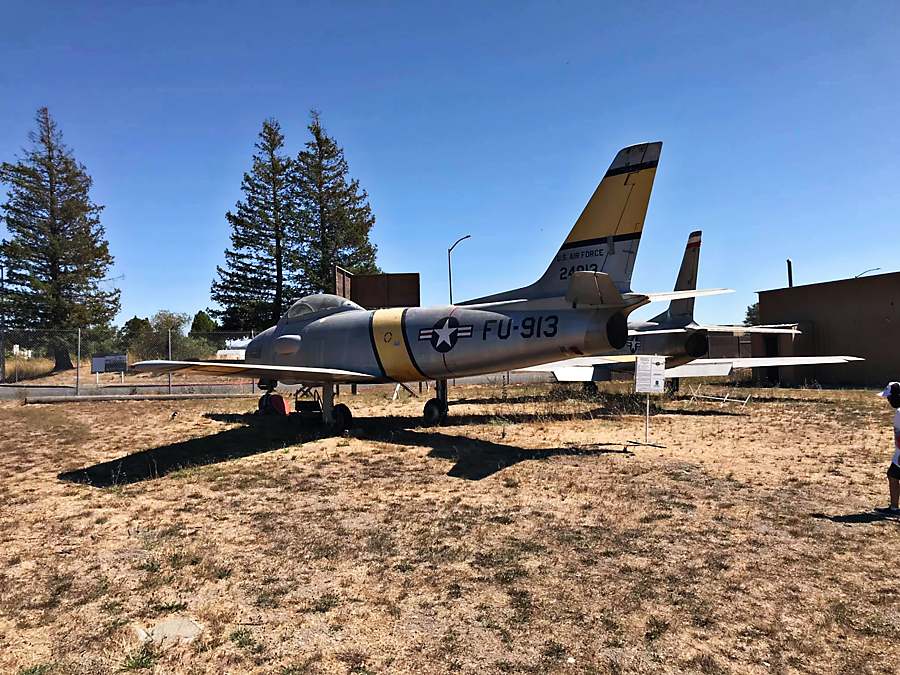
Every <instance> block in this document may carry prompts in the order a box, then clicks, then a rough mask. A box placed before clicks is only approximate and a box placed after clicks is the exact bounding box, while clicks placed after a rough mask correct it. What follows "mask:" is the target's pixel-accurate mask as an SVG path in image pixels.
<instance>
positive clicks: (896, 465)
mask: <svg viewBox="0 0 900 675" xmlns="http://www.w3.org/2000/svg"><path fill="white" fill-rule="evenodd" d="M879 396H881V397H883V398H886V399H887V401H888V403H889V404H890V406H891V407H892V408H893V409H894V410H896V412H895V413H894V456H893V457H892V458H891V465H890V466H889V467H888V470H887V478H888V487H889V488H890V491H891V504H890V506H888V507H886V508H881V507H877V508H876V509H875V510H876V511H877V512H878V513H891V514H900V506H898V503H897V502H898V500H900V382H888V385H887V386H886V387H885V388H884V391H883V392H881V393H880V394H879Z"/></svg>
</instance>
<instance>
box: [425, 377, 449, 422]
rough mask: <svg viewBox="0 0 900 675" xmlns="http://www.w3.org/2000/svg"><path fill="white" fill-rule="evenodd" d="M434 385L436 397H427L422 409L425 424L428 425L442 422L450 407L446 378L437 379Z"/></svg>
mask: <svg viewBox="0 0 900 675" xmlns="http://www.w3.org/2000/svg"><path fill="white" fill-rule="evenodd" d="M434 385H435V386H434V393H435V394H436V397H435V398H432V399H429V401H428V402H427V403H426V404H425V409H424V410H423V411H422V415H423V416H424V417H425V424H427V425H428V426H435V425H438V424H443V423H444V421H445V420H446V419H447V412H448V411H449V409H450V406H449V403H448V398H449V397H448V390H447V380H437V381H436V382H435V383H434Z"/></svg>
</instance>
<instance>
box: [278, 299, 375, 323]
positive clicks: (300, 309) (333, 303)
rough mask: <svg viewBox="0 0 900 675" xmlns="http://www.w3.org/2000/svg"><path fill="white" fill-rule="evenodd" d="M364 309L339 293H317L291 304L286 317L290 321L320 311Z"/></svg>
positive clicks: (332, 311)
mask: <svg viewBox="0 0 900 675" xmlns="http://www.w3.org/2000/svg"><path fill="white" fill-rule="evenodd" d="M355 309H362V307H360V306H359V305H357V304H356V303H355V302H353V301H352V300H348V299H347V298H342V297H340V296H339V295H331V294H330V293H316V294H315V295H307V296H306V297H305V298H300V299H299V300H297V302H295V303H294V304H293V305H291V306H290V308H289V309H288V311H287V312H286V313H285V315H284V317H285V318H286V319H287V320H288V321H295V320H297V319H299V318H300V317H305V316H310V315H312V314H319V313H325V312H328V313H336V312H345V311H347V310H355Z"/></svg>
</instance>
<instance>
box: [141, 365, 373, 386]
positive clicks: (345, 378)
mask: <svg viewBox="0 0 900 675" xmlns="http://www.w3.org/2000/svg"><path fill="white" fill-rule="evenodd" d="M131 367H132V369H134V370H136V371H137V372H139V373H154V374H156V375H159V374H162V373H175V372H192V373H206V374H208V375H220V376H224V377H244V378H247V377H252V378H259V379H261V380H278V381H279V382H285V383H299V382H307V383H310V384H313V383H326V382H368V381H370V380H374V379H375V377H374V376H372V375H367V374H366V373H355V372H353V371H350V370H337V369H333V368H297V367H294V366H269V365H262V364H257V363H225V362H216V361H141V362H139V363H135V364H134V365H133V366H131Z"/></svg>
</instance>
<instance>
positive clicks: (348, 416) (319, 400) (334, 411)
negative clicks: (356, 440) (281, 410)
mask: <svg viewBox="0 0 900 675" xmlns="http://www.w3.org/2000/svg"><path fill="white" fill-rule="evenodd" d="M303 396H306V397H307V398H305V399H304V398H302V397H303ZM309 397H312V399H311V400H310V398H309ZM294 410H295V411H296V412H297V414H298V415H300V417H301V418H302V419H307V420H311V421H312V420H316V421H321V423H322V424H324V425H325V426H326V427H327V428H328V429H329V430H330V431H332V432H333V433H336V434H342V433H344V432H345V431H348V430H349V429H350V427H351V426H352V424H353V413H351V412H350V408H348V407H347V406H345V405H344V404H343V403H338V404H337V405H335V404H334V385H333V384H323V385H322V393H321V396H319V395H317V394H315V393H314V392H313V390H312V389H310V388H306V387H304V388H302V389H300V390H298V391H297V398H296V399H295V401H294Z"/></svg>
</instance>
